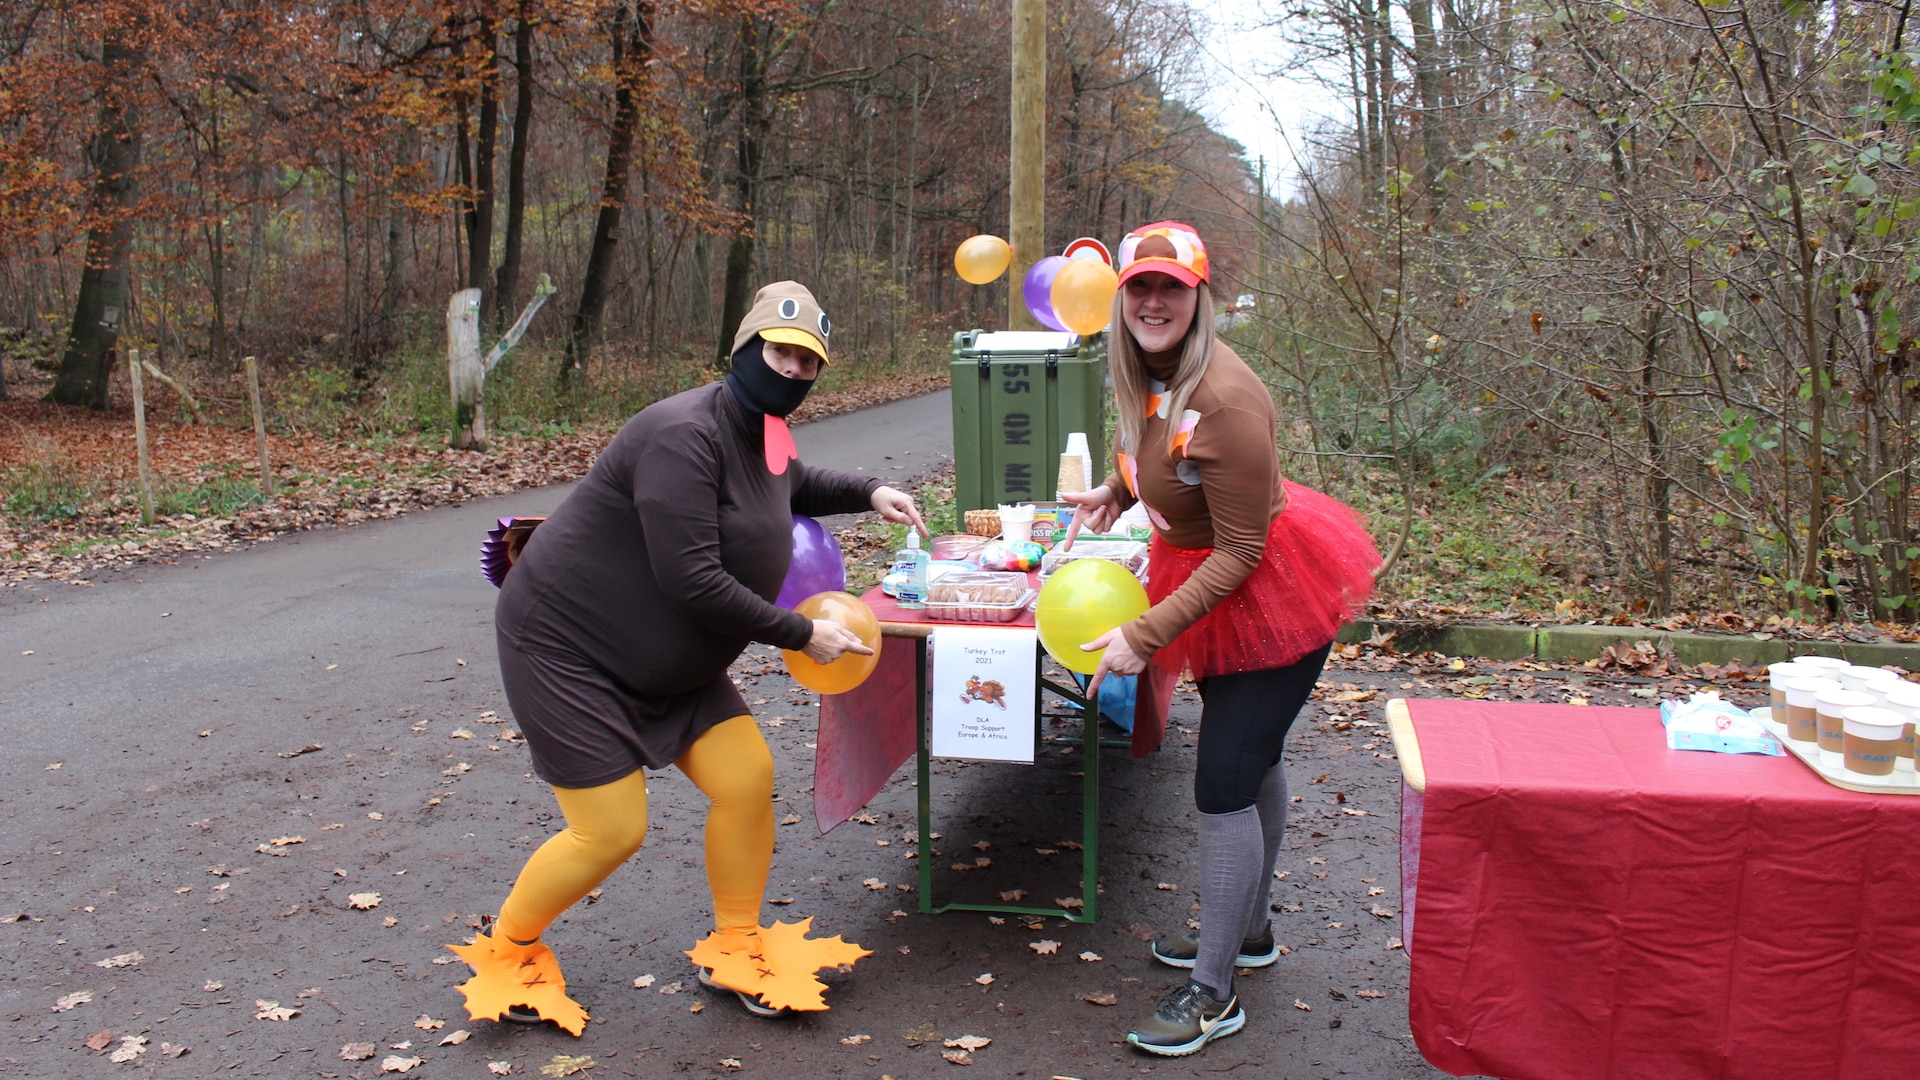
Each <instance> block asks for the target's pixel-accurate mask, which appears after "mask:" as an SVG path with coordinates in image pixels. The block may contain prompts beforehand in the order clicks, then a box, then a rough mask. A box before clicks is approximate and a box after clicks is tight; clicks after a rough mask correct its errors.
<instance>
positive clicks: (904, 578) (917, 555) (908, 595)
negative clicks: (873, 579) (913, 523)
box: [893, 528, 927, 611]
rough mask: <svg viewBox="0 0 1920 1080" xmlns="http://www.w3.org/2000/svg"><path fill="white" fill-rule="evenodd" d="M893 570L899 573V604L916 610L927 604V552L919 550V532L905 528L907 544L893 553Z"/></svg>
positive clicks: (910, 609)
mask: <svg viewBox="0 0 1920 1080" xmlns="http://www.w3.org/2000/svg"><path fill="white" fill-rule="evenodd" d="M893 572H894V573H895V574H898V575H899V581H900V595H899V596H898V597H896V599H897V600H898V602H899V604H900V606H901V607H902V608H904V609H906V610H908V611H917V610H919V609H921V608H924V607H926V606H927V553H926V552H924V551H922V550H920V534H919V533H918V532H916V531H914V530H913V529H912V528H909V529H907V546H906V547H903V548H901V549H900V550H899V551H896V552H894V553H893Z"/></svg>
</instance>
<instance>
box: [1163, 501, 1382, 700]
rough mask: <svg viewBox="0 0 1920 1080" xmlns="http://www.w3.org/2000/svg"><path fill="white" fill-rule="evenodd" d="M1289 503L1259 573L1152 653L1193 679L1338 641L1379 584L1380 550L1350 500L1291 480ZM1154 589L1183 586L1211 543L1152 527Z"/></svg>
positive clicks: (1281, 661) (1285, 659) (1280, 662)
mask: <svg viewBox="0 0 1920 1080" xmlns="http://www.w3.org/2000/svg"><path fill="white" fill-rule="evenodd" d="M1285 486H1286V494H1287V508H1286V510H1284V511H1282V512H1281V514H1280V516H1279V517H1277V518H1275V519H1274V520H1273V525H1272V526H1271V527H1270V528H1269V529H1268V530H1267V550H1266V554H1265V556H1264V557H1262V558H1261V560H1260V565H1259V566H1257V567H1255V568H1254V570H1253V573H1251V574H1249V575H1247V579H1246V580H1245V581H1243V582H1241V583H1240V587H1239V588H1237V589H1235V590H1234V591H1233V592H1231V593H1229V594H1227V598H1226V599H1225V600H1222V601H1221V602H1220V603H1219V605H1218V606H1216V607H1215V608H1214V609H1213V610H1212V611H1209V612H1207V613H1206V614H1205V615H1203V616H1201V617H1200V621H1198V622H1196V623H1194V624H1193V625H1192V626H1190V627H1188V628H1187V629H1186V630H1185V632H1183V633H1182V634H1181V635H1180V636H1179V637H1177V638H1174V639H1173V641H1172V643H1170V644H1169V645H1167V647H1166V648H1164V649H1161V650H1160V651H1159V652H1158V653H1155V654H1154V657H1153V663H1154V664H1155V665H1156V666H1158V667H1161V668H1164V669H1166V670H1168V671H1172V672H1175V673H1179V672H1182V671H1191V672H1192V673H1193V677H1194V678H1196V679H1204V678H1206V677H1207V676H1209V675H1225V674H1229V673H1231V672H1238V671H1261V670H1264V669H1267V668H1276V667H1285V666H1287V665H1288V664H1291V663H1293V662H1294V661H1296V660H1299V659H1300V658H1301V657H1303V656H1305V655H1307V654H1308V653H1310V652H1312V651H1314V650H1315V649H1318V648H1319V647H1320V646H1322V645H1325V644H1327V643H1328V642H1330V641H1332V640H1333V638H1334V635H1335V634H1337V633H1339V631H1340V627H1341V626H1342V625H1343V624H1344V623H1346V622H1347V621H1348V620H1349V619H1351V618H1353V616H1355V615H1357V614H1359V613H1360V612H1361V610H1363V609H1364V608H1365V606H1366V603H1367V597H1368V596H1370V595H1372V593H1373V575H1374V572H1375V571H1377V570H1378V569H1379V568H1380V552H1379V550H1378V549H1376V548H1375V547H1374V545H1373V537H1372V536H1371V535H1370V534H1369V533H1368V532H1367V529H1366V525H1365V523H1364V522H1362V521H1361V519H1360V515H1359V514H1357V513H1355V512H1354V511H1353V510H1352V509H1351V508H1349V507H1348V506H1347V505H1346V504H1345V503H1342V502H1340V501H1339V500H1338V499H1335V498H1333V497H1332V496H1329V495H1323V494H1321V493H1320V492H1318V491H1315V490H1313V489H1312V488H1309V487H1302V486H1301V485H1299V484H1296V483H1293V482H1292V481H1286V482H1285ZM1149 552H1150V558H1151V560H1152V561H1151V562H1149V563H1148V566H1149V571H1148V578H1147V598H1148V599H1149V600H1151V601H1153V602H1154V603H1156V604H1157V603H1159V602H1160V601H1161V600H1164V599H1166V597H1168V596H1169V595H1171V594H1172V593H1173V591H1174V590H1175V589H1178V588H1179V587H1180V586H1181V585H1182V584H1183V583H1184V582H1185V581H1186V580H1187V578H1189V577H1191V576H1193V572H1194V570H1195V569H1196V568H1198V567H1199V565H1200V564H1201V563H1202V562H1204V561H1206V558H1207V556H1208V555H1211V554H1213V549H1212V548H1197V549H1196V548H1181V547H1174V546H1173V545H1172V544H1169V543H1167V542H1166V541H1165V540H1164V539H1162V538H1161V536H1160V533H1159V532H1157V531H1156V532H1155V533H1154V534H1153V539H1152V541H1151V542H1150V545H1149Z"/></svg>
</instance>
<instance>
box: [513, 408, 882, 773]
mask: <svg viewBox="0 0 1920 1080" xmlns="http://www.w3.org/2000/svg"><path fill="white" fill-rule="evenodd" d="M761 422H762V418H761V417H760V416H759V415H758V414H756V413H750V412H748V411H747V410H746V409H745V408H743V407H742V406H741V405H740V403H739V401H738V400H737V399H736V398H735V397H734V395H733V393H732V392H731V391H730V390H728V389H727V387H726V384H724V383H712V384H709V385H707V386H704V387H700V388H698V389H695V390H690V391H687V392H686V393H682V394H677V395H675V396H674V397H671V398H668V399H666V400H664V401H660V402H657V403H655V404H653V405H651V406H649V407H647V408H646V409H644V410H642V411H641V412H640V413H639V414H638V415H636V416H635V417H634V418H633V419H631V420H629V421H628V422H627V423H626V425H625V426H624V427H622V428H621V429H620V432H619V434H618V435H616V436H614V438H613V441H612V442H611V443H609V444H608V446H607V448H606V450H605V451H604V452H602V453H601V455H600V457H599V459H598V460H596V461H595V462H594V464H593V468H592V469H591V470H590V471H589V472H588V474H587V477H586V479H585V480H583V481H581V483H580V486H579V487H577V488H576V489H574V491H573V492H572V493H571V494H569V495H568V496H567V498H566V500H565V501H564V502H562V503H561V504H560V507H559V508H558V509H556V510H555V511H554V512H553V514H552V515H551V516H549V517H548V518H547V520H546V522H545V523H543V524H542V525H541V526H540V528H539V529H538V530H537V531H535V532H534V534H533V536H532V538H531V539H530V540H529V541H528V542H527V546H526V549H525V551H524V552H522V554H521V556H520V559H519V561H518V562H516V563H515V564H514V567H513V572H512V573H510V574H508V575H507V578H506V581H505V583H504V584H503V585H502V587H501V590H500V600H499V604H498V606H497V608H496V610H495V621H496V624H497V628H498V632H499V635H500V638H501V640H502V642H503V644H505V645H508V646H511V647H515V648H520V649H525V650H529V651H533V652H539V653H543V654H556V653H557V654H561V655H564V656H566V657H569V658H573V659H577V660H584V661H585V662H586V664H585V669H586V670H589V671H591V672H594V673H597V675H582V676H581V677H582V678H597V679H600V680H602V681H600V682H597V683H596V687H595V688H596V689H598V690H601V691H606V692H610V693H613V694H615V695H616V696H617V699H618V700H619V701H621V703H622V705H623V706H624V711H625V712H627V713H628V716H627V718H626V719H627V720H628V721H629V722H631V723H632V725H633V727H634V728H635V729H636V731H637V732H638V744H639V747H640V749H641V751H642V752H643V756H644V758H645V760H646V763H647V764H648V765H649V766H650V767H653V768H662V767H664V766H665V765H667V764H668V763H670V762H672V761H673V759H674V758H676V757H678V756H679V755H680V753H681V751H683V750H684V749H685V748H686V747H687V745H689V744H690V743H691V742H692V741H693V739H695V738H697V737H698V736H699V735H700V733H701V732H703V731H705V730H706V729H707V728H708V727H711V726H712V725H713V724H716V723H718V722H720V721H722V720H725V719H727V718H728V717H730V716H738V715H740V714H742V713H745V712H747V708H746V705H745V703H744V702H743V701H742V700H741V697H740V693H739V691H738V690H737V689H736V688H735V687H734V685H733V682H732V680H731V679H729V678H728V677H727V667H728V665H730V664H731V663H732V662H733V661H734V659H735V658H736V657H737V656H739V655H740V652H741V650H743V649H744V648H746V646H747V645H748V643H749V642H753V641H762V642H767V643H769V644H773V645H778V646H780V647H781V648H785V649H799V648H802V647H803V646H805V645H806V643H807V641H808V640H809V638H811V636H812V633H813V624H812V622H811V620H809V619H807V618H806V617H805V616H803V615H800V614H797V613H795V612H792V611H788V610H786V609H784V608H780V607H776V606H774V604H773V603H772V599H773V598H774V597H775V596H777V595H778V594H779V590H780V586H781V584H782V582H784V581H785V579H786V574H787V568H788V564H789V562H790V561H791V559H792V554H793V534H792V527H793V519H792V514H796V513H798V514H809V515H827V514H844V513H852V512H856V511H860V510H866V509H869V508H870V507H871V498H872V494H873V492H874V490H875V489H876V488H878V487H879V486H880V481H879V480H877V479H874V478H872V477H863V476H855V475H852V474H850V473H843V472H837V471H834V470H830V469H815V468H810V467H808V466H807V465H805V464H804V463H802V462H799V461H794V462H792V463H791V464H790V465H789V466H788V468H787V471H786V472H785V473H784V474H783V475H780V476H775V475H773V474H772V472H770V471H769V470H768V468H767V464H766V461H765V457H764V454H763V452H762V448H761V440H762V429H761ZM549 696H551V697H562V698H563V697H565V696H566V695H565V694H558V695H549ZM549 706H551V711H548V707H549ZM528 708H532V709H541V710H542V711H543V713H544V714H545V715H543V717H542V718H541V719H543V720H544V721H545V722H546V723H547V724H548V726H550V727H552V726H557V727H559V728H562V729H564V727H565V725H566V724H568V723H577V722H580V721H579V719H578V718H577V717H572V716H570V715H569V714H568V713H567V711H566V708H565V707H564V703H563V702H559V701H540V702H534V703H522V702H516V703H515V710H516V714H517V713H518V712H519V711H522V710H523V709H528ZM556 771H557V770H556ZM588 771H589V772H591V771H592V770H588Z"/></svg>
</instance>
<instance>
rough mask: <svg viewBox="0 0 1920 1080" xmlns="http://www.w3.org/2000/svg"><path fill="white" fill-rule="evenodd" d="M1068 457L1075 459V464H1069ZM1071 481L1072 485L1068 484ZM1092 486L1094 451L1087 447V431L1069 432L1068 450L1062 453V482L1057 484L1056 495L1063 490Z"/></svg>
mask: <svg viewBox="0 0 1920 1080" xmlns="http://www.w3.org/2000/svg"><path fill="white" fill-rule="evenodd" d="M1068 458H1073V459H1074V466H1069V465H1068V463H1067V459H1068ZM1075 466H1077V468H1076V467H1075ZM1076 477H1077V479H1076ZM1069 483H1071V484H1072V486H1068V485H1069ZM1092 486H1093V453H1092V452H1091V451H1089V450H1088V449H1087V433H1086V432H1084V431H1071V432H1068V433H1067V452H1066V453H1064V454H1061V455H1060V482H1059V484H1057V485H1056V486H1055V495H1056V496H1057V495H1058V494H1059V493H1060V492H1063V491H1085V490H1087V489H1088V488H1090V487H1092Z"/></svg>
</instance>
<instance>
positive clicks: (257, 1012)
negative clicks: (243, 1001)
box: [253, 998, 300, 1020]
mask: <svg viewBox="0 0 1920 1080" xmlns="http://www.w3.org/2000/svg"><path fill="white" fill-rule="evenodd" d="M253 1009H254V1012H253V1018H254V1019H255V1020H291V1019H293V1018H294V1017H296V1016H299V1015H300V1010H299V1009H295V1008H291V1007H289V1006H286V1005H282V1004H280V1003H279V1002H277V1001H267V1000H265V999H263V998H255V999H254V1002H253Z"/></svg>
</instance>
